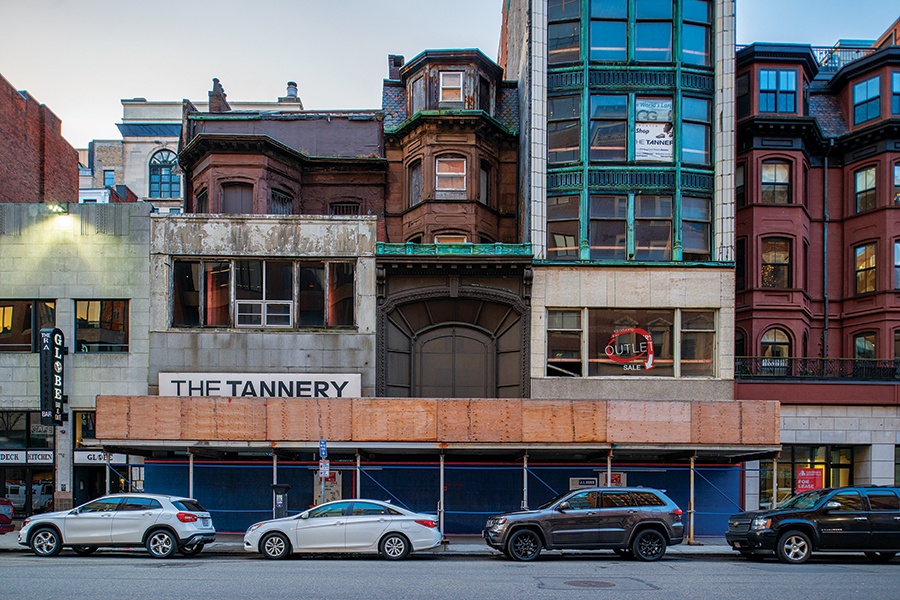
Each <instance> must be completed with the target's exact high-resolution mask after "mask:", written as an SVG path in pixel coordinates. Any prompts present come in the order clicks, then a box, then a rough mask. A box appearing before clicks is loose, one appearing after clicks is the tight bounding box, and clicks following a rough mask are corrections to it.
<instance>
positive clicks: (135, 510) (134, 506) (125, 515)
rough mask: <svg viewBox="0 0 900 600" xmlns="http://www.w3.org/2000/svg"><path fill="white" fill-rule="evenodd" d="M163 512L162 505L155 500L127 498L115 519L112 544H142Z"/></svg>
mask: <svg viewBox="0 0 900 600" xmlns="http://www.w3.org/2000/svg"><path fill="white" fill-rule="evenodd" d="M162 512H163V507H162V504H160V503H159V501H158V500H154V499H153V498H133V497H129V498H125V500H124V501H123V502H122V504H121V505H120V506H119V510H117V511H116V514H115V516H114V517H113V525H112V542H113V543H114V544H128V543H133V544H140V543H141V542H142V541H143V538H144V532H145V531H147V529H148V528H149V527H150V526H151V525H153V524H154V523H156V521H157V520H158V519H159V517H160V515H161V514H162Z"/></svg>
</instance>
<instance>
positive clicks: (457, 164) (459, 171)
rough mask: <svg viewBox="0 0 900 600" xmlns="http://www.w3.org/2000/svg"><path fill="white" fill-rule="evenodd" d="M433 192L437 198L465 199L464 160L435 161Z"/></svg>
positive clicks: (441, 159)
mask: <svg viewBox="0 0 900 600" xmlns="http://www.w3.org/2000/svg"><path fill="white" fill-rule="evenodd" d="M435 190H436V192H437V194H436V195H437V197H438V198H465V195H466V159H464V158H438V159H437V160H436V161H435Z"/></svg>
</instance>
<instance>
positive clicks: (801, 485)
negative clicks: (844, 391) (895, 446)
mask: <svg viewBox="0 0 900 600" xmlns="http://www.w3.org/2000/svg"><path fill="white" fill-rule="evenodd" d="M898 457H900V451H898ZM759 483H760V487H759V497H760V506H761V507H764V508H765V507H769V506H770V505H771V502H772V461H771V460H768V461H761V462H760V475H759ZM849 485H853V448H852V447H848V446H799V445H798V446H790V445H786V446H784V447H783V448H782V451H781V458H779V459H778V502H779V503H780V502H783V501H784V500H786V499H787V498H789V497H790V496H793V495H794V494H797V493H800V492H803V491H807V490H809V489H819V488H829V487H844V486H849Z"/></svg>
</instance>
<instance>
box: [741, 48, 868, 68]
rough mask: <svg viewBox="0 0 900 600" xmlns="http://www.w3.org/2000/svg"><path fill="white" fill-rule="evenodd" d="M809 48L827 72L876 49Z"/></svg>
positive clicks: (820, 66)
mask: <svg viewBox="0 0 900 600" xmlns="http://www.w3.org/2000/svg"><path fill="white" fill-rule="evenodd" d="M746 47H747V46H746V45H738V46H736V47H735V51H740V50H743V49H744V48H746ZM810 48H811V49H812V52H813V55H814V56H815V57H816V63H817V64H818V65H819V71H821V72H829V73H830V72H832V71H837V70H838V69H840V68H841V67H843V66H844V65H846V64H849V63H852V62H853V61H855V60H859V59H860V58H863V57H864V56H868V55H869V54H872V53H873V52H875V51H876V50H877V49H878V48H871V47H865V48H853V47H846V48H842V47H840V46H837V47H835V46H810Z"/></svg>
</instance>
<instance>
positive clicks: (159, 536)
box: [146, 529, 178, 558]
mask: <svg viewBox="0 0 900 600" xmlns="http://www.w3.org/2000/svg"><path fill="white" fill-rule="evenodd" d="M146 546H147V550H148V551H149V552H150V556H152V557H153V558H169V557H170V556H172V555H173V554H175V551H176V550H178V544H177V543H176V541H175V536H174V535H173V534H172V532H170V531H166V530H165V529H157V530H156V531H153V532H151V533H150V535H149V536H148V537H147V544H146Z"/></svg>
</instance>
